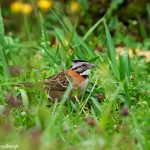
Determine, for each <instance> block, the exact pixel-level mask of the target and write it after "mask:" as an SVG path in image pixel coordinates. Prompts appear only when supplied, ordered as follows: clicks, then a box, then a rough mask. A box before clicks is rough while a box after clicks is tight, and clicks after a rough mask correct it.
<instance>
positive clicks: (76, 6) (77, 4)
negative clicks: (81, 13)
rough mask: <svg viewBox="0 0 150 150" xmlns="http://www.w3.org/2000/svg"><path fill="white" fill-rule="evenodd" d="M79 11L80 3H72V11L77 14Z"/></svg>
mask: <svg viewBox="0 0 150 150" xmlns="http://www.w3.org/2000/svg"><path fill="white" fill-rule="evenodd" d="M79 9H80V5H79V3H78V2H76V1H72V2H71V3H70V10H71V11H72V12H77V11H78V10H79Z"/></svg>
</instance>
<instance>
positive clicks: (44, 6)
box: [37, 0, 53, 11]
mask: <svg viewBox="0 0 150 150" xmlns="http://www.w3.org/2000/svg"><path fill="white" fill-rule="evenodd" d="M37 5H38V7H39V8H40V9H41V10H43V11H47V10H49V9H51V8H52V5H53V2H52V1H51V0H39V1H38V3H37Z"/></svg>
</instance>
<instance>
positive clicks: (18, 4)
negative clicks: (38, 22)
mask: <svg viewBox="0 0 150 150" xmlns="http://www.w3.org/2000/svg"><path fill="white" fill-rule="evenodd" d="M22 5H23V4H22V3H21V2H19V1H16V2H14V3H12V4H11V5H10V9H11V11H12V12H14V13H20V12H21V11H22Z"/></svg>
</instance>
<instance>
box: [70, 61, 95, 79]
mask: <svg viewBox="0 0 150 150" xmlns="http://www.w3.org/2000/svg"><path fill="white" fill-rule="evenodd" d="M94 67H96V65H95V64H92V63H89V62H87V61H85V60H73V62H72V67H71V69H72V70H74V71H76V72H77V73H79V74H80V75H81V76H83V77H85V78H87V77H88V76H89V74H90V71H91V69H92V68H94Z"/></svg>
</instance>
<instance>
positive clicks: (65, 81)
mask: <svg viewBox="0 0 150 150" xmlns="http://www.w3.org/2000/svg"><path fill="white" fill-rule="evenodd" d="M93 67H95V65H94V64H90V63H88V62H86V61H83V60H74V61H73V65H72V67H71V68H70V69H69V70H67V71H62V72H60V73H58V74H56V75H54V76H51V77H49V78H48V79H47V80H46V82H45V83H46V90H47V93H48V95H49V98H50V99H52V100H60V99H61V98H62V96H63V94H64V92H65V90H66V89H67V87H68V85H69V83H70V82H71V83H73V88H72V90H75V89H77V88H79V89H80V95H81V93H82V91H83V90H84V88H85V87H86V86H87V83H88V75H89V70H90V69H91V68H93ZM71 93H72V92H71Z"/></svg>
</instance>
